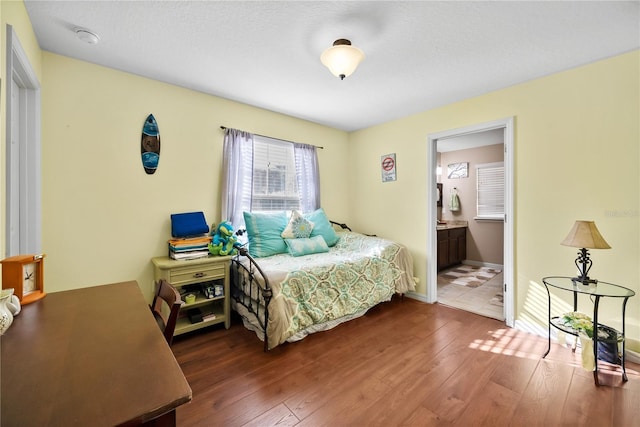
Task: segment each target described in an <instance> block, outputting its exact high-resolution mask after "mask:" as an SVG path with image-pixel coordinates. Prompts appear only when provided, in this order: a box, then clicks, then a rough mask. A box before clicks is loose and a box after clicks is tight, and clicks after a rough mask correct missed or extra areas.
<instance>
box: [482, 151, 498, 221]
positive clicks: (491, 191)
mask: <svg viewBox="0 0 640 427" xmlns="http://www.w3.org/2000/svg"><path fill="white" fill-rule="evenodd" d="M476 179H477V196H478V197H477V218H478V219H496V220H503V219H504V162H495V163H483V164H478V165H476Z"/></svg>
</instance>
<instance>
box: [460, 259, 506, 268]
mask: <svg viewBox="0 0 640 427" xmlns="http://www.w3.org/2000/svg"><path fill="white" fill-rule="evenodd" d="M462 263H463V264H466V265H473V266H474V267H487V268H493V269H494V270H503V269H504V266H503V265H502V264H493V263H490V262H482V261H472V260H469V259H465V260H464V261H462Z"/></svg>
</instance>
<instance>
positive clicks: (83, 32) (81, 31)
mask: <svg viewBox="0 0 640 427" xmlns="http://www.w3.org/2000/svg"><path fill="white" fill-rule="evenodd" d="M75 32H76V37H78V39H79V40H80V41H83V42H85V43H87V44H98V42H99V41H100V37H98V35H97V34H96V33H94V32H92V31H89V30H87V29H85V28H76V29H75Z"/></svg>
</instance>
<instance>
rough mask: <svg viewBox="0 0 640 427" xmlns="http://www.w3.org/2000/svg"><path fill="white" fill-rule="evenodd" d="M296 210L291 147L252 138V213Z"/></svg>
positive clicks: (296, 187)
mask: <svg viewBox="0 0 640 427" xmlns="http://www.w3.org/2000/svg"><path fill="white" fill-rule="evenodd" d="M292 209H300V197H299V195H298V185H297V180H296V163H295V157H294V152H293V144H291V143H288V142H281V141H277V140H273V139H271V138H266V137H261V136H257V135H255V136H254V138H253V194H252V198H251V210H252V211H280V210H292Z"/></svg>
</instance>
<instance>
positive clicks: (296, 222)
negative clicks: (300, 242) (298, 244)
mask: <svg viewBox="0 0 640 427" xmlns="http://www.w3.org/2000/svg"><path fill="white" fill-rule="evenodd" d="M311 230H313V223H312V222H311V221H309V220H308V219H306V218H305V217H303V216H302V215H301V214H300V212H298V211H295V210H294V211H293V212H291V218H290V219H289V224H287V226H286V228H285V229H284V231H283V232H282V235H281V236H282V237H283V238H284V239H300V238H302V239H304V238H307V237H309V236H311Z"/></svg>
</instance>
